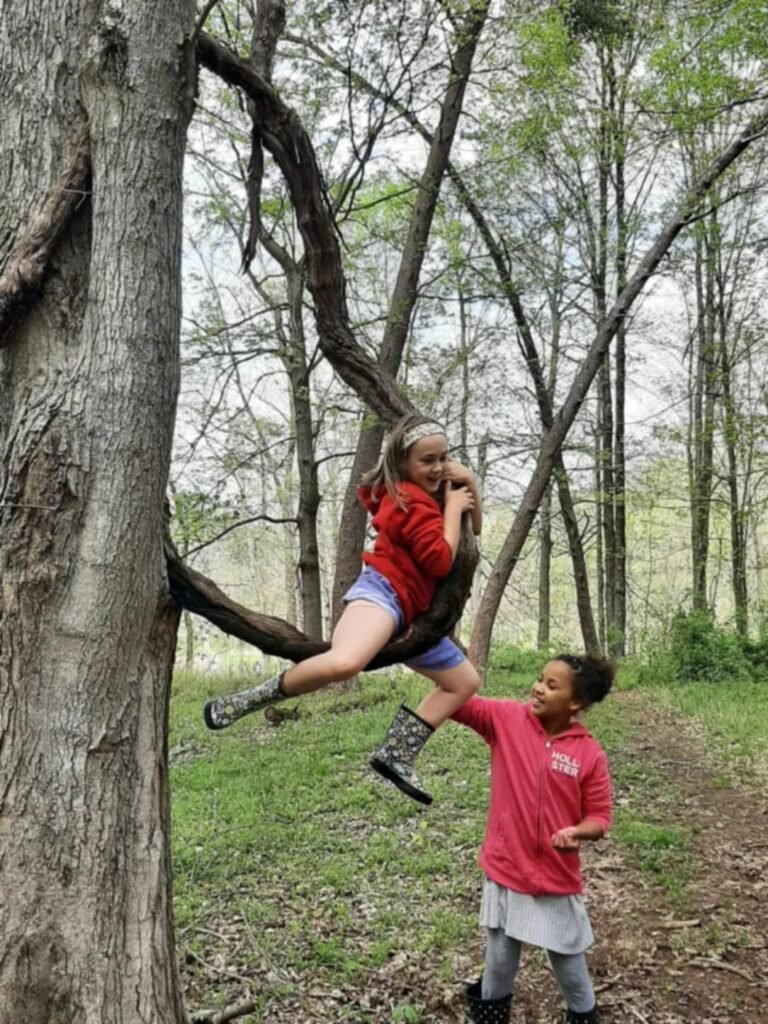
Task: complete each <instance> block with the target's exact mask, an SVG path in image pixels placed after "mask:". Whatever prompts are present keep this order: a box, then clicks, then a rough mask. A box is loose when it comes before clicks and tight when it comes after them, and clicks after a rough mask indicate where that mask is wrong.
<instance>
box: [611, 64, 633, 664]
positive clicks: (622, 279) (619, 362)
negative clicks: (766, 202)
mask: <svg viewBox="0 0 768 1024" xmlns="http://www.w3.org/2000/svg"><path fill="white" fill-rule="evenodd" d="M608 66H609V87H610V92H611V103H610V106H611V110H612V111H614V147H613V148H614V154H613V160H614V167H613V187H614V196H615V205H616V214H615V216H616V294H617V295H620V294H621V292H622V291H623V289H624V288H625V287H626V285H627V245H628V236H629V231H628V225H627V210H626V185H625V175H624V171H625V166H624V165H625V159H626V144H627V131H626V117H625V115H626V110H625V99H624V92H623V89H622V91H621V94H620V95H619V94H618V92H617V84H616V73H615V67H614V63H613V55H612V54H611V56H610V59H609V65H608ZM626 352H627V339H626V329H625V325H624V323H623V322H622V323H621V324H620V325H619V328H618V330H617V331H616V342H615V375H614V391H613V397H614V414H613V465H614V472H613V502H612V510H613V542H614V555H613V573H614V576H613V639H612V643H611V645H610V647H609V650H610V653H611V654H612V655H613V657H615V658H621V657H623V656H624V654H625V653H626V633H627V505H626V487H627V469H626V446H625V433H626V431H625V420H626V411H625V406H626V363H627V354H626Z"/></svg>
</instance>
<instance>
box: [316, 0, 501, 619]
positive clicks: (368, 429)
mask: <svg viewBox="0 0 768 1024" xmlns="http://www.w3.org/2000/svg"><path fill="white" fill-rule="evenodd" d="M488 6H489V0H479V2H478V3H477V4H475V5H474V6H473V7H472V8H471V11H470V14H469V16H468V20H467V23H466V24H465V25H464V26H463V29H462V30H460V33H459V34H460V45H459V47H458V49H457V51H456V53H455V54H453V56H452V60H451V78H450V82H449V84H448V87H447V89H446V92H445V96H444V98H443V103H442V106H441V108H440V117H439V120H438V125H437V129H436V131H435V133H434V135H433V136H432V139H431V142H430V147H429V153H428V155H427V162H426V165H425V168H424V173H423V174H422V176H421V180H420V182H419V191H418V194H417V197H416V201H415V203H414V205H413V210H412V213H411V219H410V223H409V225H408V235H407V237H406V241H405V246H404V247H403V252H402V256H401V258H400V267H399V269H398V273H397V280H396V282H395V287H394V290H393V292H392V298H391V300H390V304H389V313H388V316H387V324H386V327H385V329H384V337H383V339H382V343H381V350H380V353H379V360H378V363H379V366H380V367H381V368H382V369H384V370H385V371H386V372H387V373H388V374H389V375H390V376H392V377H396V376H397V373H398V371H399V369H400V362H401V360H402V356H403V350H404V348H405V343H406V340H407V338H408V331H409V328H410V323H411V317H412V316H413V310H414V307H415V305H416V299H417V297H418V289H419V280H420V278H421V268H422V265H423V263H424V258H425V256H426V253H427V246H428V242H429V235H430V231H431V229H432V221H433V218H434V215H435V209H436V207H437V201H438V198H439V196H440V187H441V185H442V182H443V178H444V177H445V172H446V169H447V167H448V161H449V157H450V153H451V147H452V145H453V140H454V138H455V136H456V130H457V128H458V124H459V118H460V116H461V109H462V104H463V102H464V92H465V90H466V86H467V82H468V80H469V74H470V72H471V70H472V61H473V59H474V55H475V50H476V48H477V44H478V41H479V39H480V35H481V34H482V31H483V26H484V25H485V19H486V17H487V14H488ZM383 438H384V427H383V425H382V424H381V423H373V424H371V423H367V424H364V426H363V428H362V430H361V432H360V436H359V438H358V443H357V450H356V452H355V458H354V461H353V463H352V472H351V474H350V478H349V484H348V486H347V490H346V492H345V494H344V501H343V503H342V510H341V523H340V525H339V545H338V548H337V551H336V573H335V577H334V582H333V617H334V620H336V619H337V618H338V616H339V615H340V614H341V611H342V598H343V596H344V593H345V591H346V590H347V589H348V588H349V587H350V586H351V585H352V583H353V582H354V580H355V578H356V576H357V574H358V573H359V572H360V552H361V551H362V548H363V544H364V542H365V523H366V512H365V509H364V508H363V507H362V506H361V505H360V502H359V501H358V500H357V497H356V493H355V492H356V489H357V486H358V484H359V483H360V478H361V476H362V475H363V473H365V472H366V471H367V470H368V469H370V468H371V467H372V466H373V465H374V464H375V463H376V460H377V458H378V456H379V451H380V449H381V444H382V440H383Z"/></svg>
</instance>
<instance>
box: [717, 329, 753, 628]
mask: <svg viewBox="0 0 768 1024" xmlns="http://www.w3.org/2000/svg"><path fill="white" fill-rule="evenodd" d="M723 330H724V325H723ZM720 344H721V348H720V373H721V384H722V390H723V427H724V434H725V452H726V460H727V461H726V464H727V474H726V476H727V486H728V518H729V523H730V531H731V585H732V587H733V606H734V612H735V620H736V629H737V630H738V632H739V634H740V635H741V636H743V637H747V636H748V634H749V602H748V593H747V530H746V517H745V516H744V512H743V509H742V506H741V498H740V495H739V460H738V455H737V447H736V446H737V441H738V421H737V416H736V409H735V405H734V401H733V393H732V384H731V365H730V354H729V352H728V345H727V340H726V339H725V338H724V337H721V343H720Z"/></svg>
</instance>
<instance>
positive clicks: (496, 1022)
mask: <svg viewBox="0 0 768 1024" xmlns="http://www.w3.org/2000/svg"><path fill="white" fill-rule="evenodd" d="M482 991H483V979H482V978H478V979H477V981H475V982H474V983H473V984H472V985H468V986H467V988H466V990H465V992H464V996H465V998H466V1000H467V1013H468V1014H469V1017H468V1019H469V1020H470V1021H472V1024H509V1017H510V1014H511V1012H512V993H511V992H510V994H509V995H508V996H502V997H501V999H483V998H482Z"/></svg>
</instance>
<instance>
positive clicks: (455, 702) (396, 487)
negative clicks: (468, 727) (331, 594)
mask: <svg viewBox="0 0 768 1024" xmlns="http://www.w3.org/2000/svg"><path fill="white" fill-rule="evenodd" d="M358 496H359V497H360V500H361V501H362V502H363V504H364V505H365V507H366V508H367V509H368V511H369V512H370V513H371V515H372V516H373V521H372V525H373V528H374V530H375V531H376V540H375V543H374V546H373V550H372V551H365V552H363V556H362V557H363V562H364V566H363V570H362V572H361V574H360V576H359V577H358V579H357V581H356V582H355V583H354V584H353V585H352V587H351V588H350V589H349V590H348V591H347V593H346V594H345V595H344V601H345V609H344V612H343V614H342V616H341V618H340V619H339V621H338V623H337V625H336V628H335V630H334V632H333V637H332V639H331V649H330V650H329V651H326V652H325V653H323V654H319V655H316V656H315V657H313V658H307V660H306V661H302V662H299V664H297V665H295V666H293V667H292V668H289V669H287V670H286V671H285V672H281V673H280V674H279V675H276V676H273V677H272V678H271V679H267V680H266V681H265V682H263V683H261V684H260V685H259V686H255V687H252V688H251V689H249V690H245V691H243V692H241V693H235V694H230V695H229V696H225V697H217V698H216V699H215V700H211V701H209V702H208V703H207V704H206V706H205V721H206V723H207V725H208V727H209V728H211V729H222V728H224V727H225V726H227V725H231V723H232V722H234V721H235V720H236V719H237V718H240V717H241V716H242V715H244V714H247V713H248V712H250V711H254V710H256V709H257V708H259V707H264V706H266V705H267V704H273V703H274V702H275V701H278V700H285V699H287V698H289V697H297V696H299V695H300V694H303V693H310V692H311V691H313V690H319V689H322V688H323V687H325V686H328V685H329V684H330V683H333V682H338V681H340V680H343V679H350V678H352V676H355V675H357V673H358V672H360V671H361V670H362V669H364V668H365V666H366V665H367V664H368V663H369V662H370V661H371V659H372V658H373V657H374V656H375V655H376V654H378V652H379V651H380V650H381V649H382V648H383V647H385V646H386V644H387V642H388V641H389V640H390V638H391V637H392V636H393V635H394V634H397V633H400V632H401V631H402V630H404V629H405V628H407V627H408V626H409V625H410V623H411V622H412V621H413V619H415V618H416V616H417V615H422V614H423V613H424V612H425V611H427V609H428V608H429V606H430V604H431V602H432V598H433V597H434V594H435V589H436V584H437V580H439V579H442V578H443V577H444V576H447V575H448V573H449V572H450V570H451V566H452V565H453V562H454V559H455V558H456V553H457V551H458V548H459V540H460V536H461V518H462V515H463V514H464V512H469V513H470V516H471V519H472V526H473V529H474V532H475V533H476V534H479V533H480V528H481V523H482V516H481V511H480V499H479V495H478V491H477V485H476V483H475V479H474V477H473V475H472V473H471V472H470V471H469V470H468V469H467V468H466V467H464V466H462V465H460V464H459V463H458V462H454V461H453V459H451V458H449V456H448V442H447V438H446V434H445V429H444V428H443V427H442V426H441V425H440V424H439V423H437V422H436V421H434V420H430V419H427V418H425V417H423V416H418V415H416V414H409V415H407V416H404V417H403V418H402V419H401V420H399V421H398V423H397V424H396V425H395V427H394V429H393V430H392V432H391V433H390V434H389V436H388V437H387V439H386V441H385V445H384V452H383V455H382V458H381V460H380V462H379V464H378V465H377V466H376V468H375V469H373V470H371V472H370V473H368V474H367V475H366V476H365V477H364V478H363V484H362V486H361V487H360V488H359V491H358ZM407 664H408V666H409V667H410V668H412V669H415V670H416V671H417V672H420V673H421V675H423V676H426V677H427V679H430V680H431V681H432V682H433V683H434V684H435V689H434V690H433V691H432V693H430V694H429V695H428V696H427V697H425V698H424V700H423V701H422V702H421V704H419V706H418V708H417V709H416V711H411V710H410V708H407V707H406V706H405V705H404V704H403V705H401V706H400V709H399V710H398V712H397V714H396V716H395V718H394V721H393V722H392V725H391V726H390V727H389V730H388V732H387V736H386V738H385V740H384V742H383V744H382V746H381V747H380V749H379V750H378V751H377V752H376V754H374V756H373V757H372V758H371V765H372V767H373V768H374V769H375V770H376V771H377V772H378V773H379V774H380V775H383V776H384V777H385V778H386V779H388V780H389V781H390V782H394V784H395V785H396V786H398V787H399V788H400V789H401V790H403V792H405V793H407V794H408V796H411V797H413V799H414V800H418V801H419V802H420V803H424V804H429V803H431V802H432V797H431V796H430V795H429V793H427V792H426V791H425V790H424V787H423V786H422V784H421V781H420V780H419V777H418V775H417V774H416V772H415V770H414V768H413V762H414V759H415V757H416V755H417V754H418V753H419V751H420V750H421V748H422V747H423V746H424V743H425V742H426V741H427V740H428V739H429V737H430V736H431V735H432V733H433V732H434V731H435V729H437V727H438V726H439V725H441V724H442V723H443V722H444V721H445V720H446V719H447V718H449V717H450V716H451V715H452V714H453V713H454V712H455V711H457V710H458V708H460V707H461V705H462V704H464V702H465V701H467V700H468V699H469V698H470V697H472V696H473V695H474V694H475V693H476V692H477V689H478V687H479V685H480V679H479V677H478V675H477V672H476V671H475V670H474V668H473V667H472V665H471V664H470V663H469V662H468V661H467V659H466V657H465V655H464V653H463V651H461V650H460V649H459V648H458V647H457V645H456V644H455V643H454V642H453V641H452V640H451V639H450V638H449V637H443V638H442V639H441V640H440V641H439V642H438V643H437V644H436V645H435V646H434V647H432V648H430V649H429V650H428V651H426V652H425V653H424V654H421V655H419V656H418V657H416V658H414V659H413V660H412V661H409V662H408V663H407Z"/></svg>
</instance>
